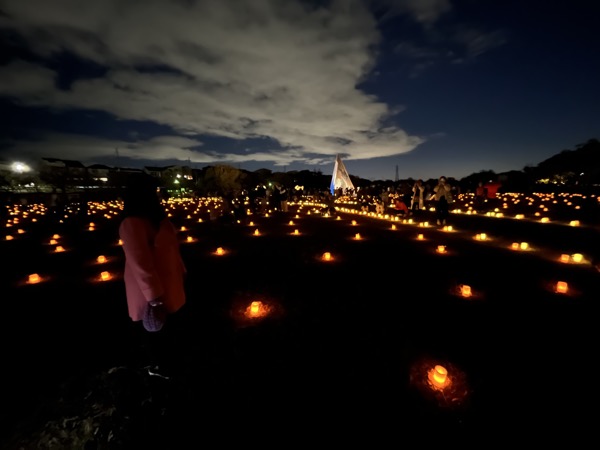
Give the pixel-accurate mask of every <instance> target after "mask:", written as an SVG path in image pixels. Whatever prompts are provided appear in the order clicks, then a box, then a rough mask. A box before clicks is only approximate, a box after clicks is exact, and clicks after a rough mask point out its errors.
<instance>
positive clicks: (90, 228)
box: [88, 226, 96, 231]
mask: <svg viewBox="0 0 600 450" xmlns="http://www.w3.org/2000/svg"><path fill="white" fill-rule="evenodd" d="M95 229H96V228H94V227H92V226H91V227H89V228H88V230H89V231H94V230H95Z"/></svg>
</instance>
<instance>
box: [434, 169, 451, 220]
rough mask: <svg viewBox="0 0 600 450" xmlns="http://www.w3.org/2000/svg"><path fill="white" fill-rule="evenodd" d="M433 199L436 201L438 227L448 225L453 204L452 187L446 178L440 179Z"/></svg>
mask: <svg viewBox="0 0 600 450" xmlns="http://www.w3.org/2000/svg"><path fill="white" fill-rule="evenodd" d="M432 198H433V200H434V201H435V217H436V219H437V224H438V225H446V220H447V219H448V215H449V214H450V203H452V186H450V184H448V182H447V180H446V177H440V178H439V180H438V184H437V185H436V186H435V187H434V188H433V194H432Z"/></svg>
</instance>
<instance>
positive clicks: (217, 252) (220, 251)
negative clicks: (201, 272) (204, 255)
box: [215, 247, 225, 255]
mask: <svg viewBox="0 0 600 450" xmlns="http://www.w3.org/2000/svg"><path fill="white" fill-rule="evenodd" d="M215 253H216V254H217V255H223V254H224V253H225V250H223V247H219V248H217V251H216V252H215Z"/></svg>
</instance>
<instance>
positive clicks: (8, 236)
mask: <svg viewBox="0 0 600 450" xmlns="http://www.w3.org/2000/svg"><path fill="white" fill-rule="evenodd" d="M13 239H14V237H12V236H11V235H10V234H7V235H6V240H7V241H12V240H13Z"/></svg>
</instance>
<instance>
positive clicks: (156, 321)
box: [142, 303, 167, 332]
mask: <svg viewBox="0 0 600 450" xmlns="http://www.w3.org/2000/svg"><path fill="white" fill-rule="evenodd" d="M166 319H167V312H166V310H165V307H164V305H156V306H151V305H150V303H147V304H146V308H145V309H144V316H143V317H142V323H143V324H144V328H145V329H146V331H151V332H155V331H160V330H161V329H162V327H163V326H164V325H165V321H166Z"/></svg>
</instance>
